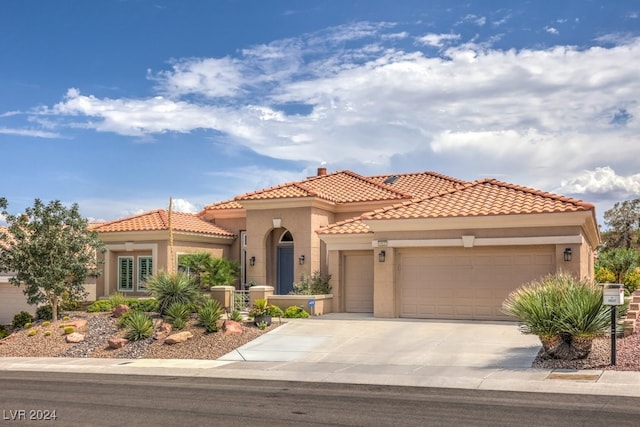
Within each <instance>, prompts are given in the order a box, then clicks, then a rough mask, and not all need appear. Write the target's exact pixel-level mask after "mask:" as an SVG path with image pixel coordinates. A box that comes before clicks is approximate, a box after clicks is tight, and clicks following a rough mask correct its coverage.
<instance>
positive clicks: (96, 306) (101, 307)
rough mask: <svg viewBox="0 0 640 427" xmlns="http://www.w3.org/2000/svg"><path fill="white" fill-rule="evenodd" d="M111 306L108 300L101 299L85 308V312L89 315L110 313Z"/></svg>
mask: <svg viewBox="0 0 640 427" xmlns="http://www.w3.org/2000/svg"><path fill="white" fill-rule="evenodd" d="M112 309H113V306H112V305H111V301H110V300H108V299H101V300H98V301H94V302H93V303H91V304H90V305H89V307H87V311H88V312H89V313H98V312H106V311H111V310H112Z"/></svg>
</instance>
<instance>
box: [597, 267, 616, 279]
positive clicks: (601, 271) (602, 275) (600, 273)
mask: <svg viewBox="0 0 640 427" xmlns="http://www.w3.org/2000/svg"><path fill="white" fill-rule="evenodd" d="M595 280H596V282H598V283H614V282H615V281H616V275H615V274H614V273H613V271H611V270H609V269H608V268H607V267H603V266H602V265H599V264H596V266H595Z"/></svg>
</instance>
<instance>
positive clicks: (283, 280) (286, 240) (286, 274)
mask: <svg viewBox="0 0 640 427" xmlns="http://www.w3.org/2000/svg"><path fill="white" fill-rule="evenodd" d="M277 242H278V243H277V246H276V293H277V294H278V295H286V294H288V293H290V292H291V291H292V290H293V268H294V265H293V235H292V234H291V232H290V231H289V230H283V231H282V233H281V234H280V237H279V239H278V240H277Z"/></svg>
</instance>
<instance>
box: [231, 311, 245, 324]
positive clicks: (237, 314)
mask: <svg viewBox="0 0 640 427" xmlns="http://www.w3.org/2000/svg"><path fill="white" fill-rule="evenodd" d="M229 318H230V319H231V320H233V321H235V322H241V321H242V313H240V311H239V310H233V311H232V312H231V315H230V316H229Z"/></svg>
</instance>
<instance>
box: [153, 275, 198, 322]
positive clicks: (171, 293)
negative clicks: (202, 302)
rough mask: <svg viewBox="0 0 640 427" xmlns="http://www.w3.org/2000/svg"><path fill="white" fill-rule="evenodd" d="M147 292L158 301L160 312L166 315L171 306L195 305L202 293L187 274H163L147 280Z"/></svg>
mask: <svg viewBox="0 0 640 427" xmlns="http://www.w3.org/2000/svg"><path fill="white" fill-rule="evenodd" d="M147 290H148V291H149V292H150V293H151V295H153V297H154V298H155V299H156V300H158V312H159V313H160V314H161V315H164V314H165V313H166V312H167V309H168V308H169V307H170V306H171V304H173V303H175V302H181V303H184V304H194V303H195V302H196V301H197V300H198V299H199V298H200V291H199V290H198V286H197V284H196V283H195V281H194V280H193V279H191V278H190V277H189V276H188V275H187V274H185V273H181V272H179V273H171V274H169V273H165V272H161V273H158V274H156V275H154V276H151V277H150V278H149V279H148V280H147Z"/></svg>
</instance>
